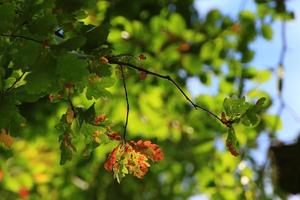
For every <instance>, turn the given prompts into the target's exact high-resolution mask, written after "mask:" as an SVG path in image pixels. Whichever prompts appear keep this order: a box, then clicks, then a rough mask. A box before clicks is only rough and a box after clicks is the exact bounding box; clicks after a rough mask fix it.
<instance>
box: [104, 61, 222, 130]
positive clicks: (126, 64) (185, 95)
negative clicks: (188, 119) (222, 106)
mask: <svg viewBox="0 0 300 200" xmlns="http://www.w3.org/2000/svg"><path fill="white" fill-rule="evenodd" d="M109 63H110V64H117V65H122V66H128V67H130V68H132V69H134V70H137V71H142V72H146V73H147V74H150V75H153V76H156V77H159V78H162V79H166V80H168V81H170V82H171V83H172V84H173V85H175V87H176V88H177V89H178V90H179V91H180V92H181V94H182V95H183V96H184V97H185V98H186V100H187V101H188V102H190V103H191V104H192V106H193V107H194V108H195V109H197V108H199V109H201V110H203V111H205V112H206V113H208V114H210V115H211V116H213V117H214V118H216V119H217V120H219V121H220V122H221V123H222V124H224V123H223V121H222V120H221V118H219V117H218V116H217V115H216V114H214V113H213V112H211V111H210V110H208V109H206V108H204V107H202V106H199V105H197V104H196V103H194V102H193V101H192V100H191V99H190V98H189V97H188V96H187V94H186V93H185V92H184V91H183V90H182V89H181V87H180V86H179V85H178V84H177V83H176V81H174V80H173V79H172V78H171V77H170V76H169V75H162V74H158V73H155V72H152V71H149V70H147V69H144V68H141V67H137V66H135V65H133V64H131V63H126V62H121V61H118V60H112V59H109ZM224 125H226V124H224Z"/></svg>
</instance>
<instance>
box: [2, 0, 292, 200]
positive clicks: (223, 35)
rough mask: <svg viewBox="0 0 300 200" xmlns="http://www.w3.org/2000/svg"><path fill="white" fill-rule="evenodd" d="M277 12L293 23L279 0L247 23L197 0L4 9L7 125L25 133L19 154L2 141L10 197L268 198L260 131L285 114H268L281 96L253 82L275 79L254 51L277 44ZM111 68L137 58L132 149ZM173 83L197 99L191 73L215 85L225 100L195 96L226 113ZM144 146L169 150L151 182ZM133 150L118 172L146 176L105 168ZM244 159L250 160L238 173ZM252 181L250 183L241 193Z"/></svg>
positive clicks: (130, 82)
mask: <svg viewBox="0 0 300 200" xmlns="http://www.w3.org/2000/svg"><path fill="white" fill-rule="evenodd" d="M125 6H126V7H125ZM174 6H175V7H174ZM269 17H271V19H272V20H271V22H273V20H276V19H285V20H287V19H291V18H292V17H293V16H292V13H291V12H289V11H287V10H286V8H285V6H283V5H280V6H277V7H274V5H273V4H272V2H269V1H267V2H266V3H264V4H261V3H259V4H258V5H257V13H254V12H250V11H241V12H240V13H239V16H238V19H235V18H231V17H229V16H225V15H224V14H223V13H221V12H220V11H219V10H216V9H215V10H212V11H210V12H209V13H208V14H207V16H205V17H201V19H198V15H197V14H196V11H195V10H194V9H193V1H192V0H188V1H174V2H172V3H170V2H168V1H162V0H159V1H158V2H155V3H154V2H153V1H151V0H146V1H129V0H124V1H114V2H109V1H104V0H98V1H96V0H86V1H85V0H75V1H71V0H67V1H63V0H57V1H46V0H40V1H33V0H18V1H17V0H15V1H0V129H1V133H2V132H5V133H7V134H6V135H5V136H7V135H9V136H11V137H13V138H14V139H15V140H14V141H15V142H14V143H13V144H12V146H11V149H7V148H6V147H4V148H3V147H2V146H0V166H1V168H0V182H1V187H0V196H1V198H3V199H11V198H14V197H16V198H17V196H19V198H23V197H22V196H20V194H23V195H24V194H26V191H27V190H28V191H30V192H29V194H27V195H29V196H30V198H32V199H49V198H50V196H51V198H53V199H188V198H190V197H191V196H192V195H194V194H195V191H198V190H199V189H200V190H201V192H202V193H205V194H207V195H209V197H210V198H212V199H265V196H263V194H265V192H264V189H265V188H264V186H263V184H264V181H263V177H261V174H259V173H258V167H257V163H255V161H254V160H253V156H252V155H251V154H250V153H249V152H250V150H255V149H256V147H257V145H256V143H257V141H256V138H257V137H258V136H259V135H260V134H261V133H263V132H266V131H268V132H270V131H272V130H273V129H274V128H275V129H279V128H280V118H278V117H277V116H273V115H269V114H267V112H268V108H269V107H270V106H271V103H272V102H271V101H270V97H269V94H267V93H266V92H264V91H262V90H259V89H257V88H254V86H253V84H249V88H248V87H246V84H247V86H248V83H258V84H261V83H264V82H266V81H268V80H269V79H270V77H271V76H272V73H270V71H268V70H260V69H257V68H256V67H255V66H254V67H250V66H251V65H250V64H251V63H250V62H251V60H252V59H253V57H254V55H255V50H253V49H251V44H252V43H253V42H254V41H255V39H256V38H257V37H261V36H262V37H263V38H265V39H267V40H271V39H272V36H273V31H272V29H271V27H272V23H265V22H266V21H267V20H266V19H267V18H269ZM258 20H260V21H261V23H257V21H258ZM268 22H269V21H268ZM259 24H261V27H258V26H259ZM58 29H62V31H63V32H64V34H63V35H64V36H63V37H58V36H57V35H55V32H56V31H57V30H58ZM274 34H275V33H274ZM141 54H143V56H138V55H141ZM145 58H146V59H145ZM112 61H115V62H123V63H127V64H128V65H126V66H125V65H124V66H123V68H124V71H125V72H124V76H125V78H124V81H125V82H126V85H127V90H128V99H129V104H130V115H129V122H128V130H127V141H125V138H122V137H121V136H120V134H119V132H123V131H124V119H125V116H126V111H127V110H126V101H125V98H124V86H123V79H122V76H121V72H120V67H119V65H115V64H112ZM130 66H131V67H130ZM132 66H136V67H138V68H135V70H132V69H134V67H132ZM136 69H145V70H149V71H152V72H153V73H152V75H155V73H157V74H158V76H151V73H147V72H145V71H144V72H141V71H138V70H136ZM136 72H137V73H136ZM164 75H169V76H170V77H172V79H174V81H175V82H176V84H177V87H180V88H182V91H184V92H185V91H186V89H184V88H185V86H186V85H187V82H188V81H189V80H191V79H194V80H197V81H200V82H202V83H203V84H205V85H206V86H207V87H208V88H210V89H212V88H213V87H216V88H213V90H214V91H216V92H215V93H214V95H206V94H204V93H203V92H202V91H201V94H200V95H197V96H196V97H195V98H193V99H195V100H196V101H195V102H196V103H197V105H198V104H199V105H200V106H201V107H203V108H205V109H208V110H209V111H210V112H212V113H213V114H215V116H213V117H208V116H207V115H208V113H207V112H204V111H203V110H202V111H203V112H202V111H201V109H197V110H194V109H193V107H192V106H190V105H188V102H187V101H186V99H185V98H184V97H183V96H180V95H181V94H182V93H180V92H178V91H176V87H174V84H173V85H172V81H171V82H170V81H167V80H170V79H167V80H166V78H163V79H160V78H159V77H161V78H162V77H167V76H164ZM215 82H218V83H219V85H217V84H214V83H215ZM170 83H171V84H170ZM245 88H247V92H246V89H245ZM248 89H249V90H248ZM188 96H189V95H188ZM237 96H239V97H237ZM242 96H243V97H242ZM246 98H247V100H248V102H247V101H246ZM252 102H256V103H252ZM222 103H223V104H222ZM222 111H224V112H222ZM103 113H105V115H104V114H103ZM219 113H222V114H221V117H220V118H219V117H218V116H219ZM210 116H212V115H210ZM274 124H276V126H274ZM226 132H227V139H226V134H222V133H226ZM7 137H8V136H7ZM137 138H149V140H150V139H151V140H152V141H153V140H155V141H156V143H157V144H158V145H159V146H161V147H162V148H161V149H162V150H163V151H164V152H165V160H164V161H163V162H161V163H160V164H157V165H155V166H153V167H152V168H151V170H150V171H149V172H148V174H147V175H146V172H147V169H148V167H149V166H148V165H150V164H149V163H148V162H147V159H150V160H152V161H153V155H154V154H153V155H152V154H151V155H150V154H149V152H148V151H147V152H146V151H143V149H142V147H143V146H139V147H138V148H137V146H138V145H136V144H135V145H134V142H132V141H131V139H137ZM136 141H138V140H136ZM219 141H223V142H225V144H226V146H227V149H228V150H229V151H230V152H231V154H232V155H234V156H237V155H238V154H240V153H243V157H234V156H231V155H230V153H228V151H223V150H222V147H220V146H218V145H215V144H216V143H218V144H219ZM136 143H138V142H136ZM123 144H126V145H127V146H128V144H130V145H129V146H131V147H132V148H133V146H134V147H135V148H136V149H134V151H132V152H131V153H128V152H127V153H124V152H123V153H121V154H118V155H117V161H115V162H113V165H111V167H112V171H113V173H114V176H115V178H116V179H117V180H118V181H120V180H121V179H122V178H123V176H125V175H127V174H131V175H134V176H137V177H139V178H141V177H144V176H145V178H144V180H137V179H131V178H130V177H129V178H126V179H124V180H122V183H121V184H120V185H117V184H115V182H114V180H113V178H112V177H111V176H110V175H109V173H107V172H105V171H104V170H103V163H104V162H105V159H106V157H107V155H108V153H109V151H111V149H113V148H116V147H118V146H120V145H123ZM143 144H144V143H143ZM145 144H147V145H148V146H151V148H152V151H156V150H158V149H159V148H158V146H157V145H156V146H155V145H153V144H152V143H151V142H150V141H148V143H145ZM139 145H141V144H139ZM221 146H222V145H221ZM131 147H130V148H131ZM148 150H149V149H148ZM241 150H243V152H242V151H241ZM152 151H150V152H152ZM145 152H146V153H145ZM158 154H159V153H158ZM110 155H111V154H110ZM159 155H161V154H159ZM133 157H134V158H135V160H134V159H133V160H131V159H132V158H133ZM8 158H9V159H8ZM241 158H242V159H243V160H241ZM59 159H60V161H59ZM161 159H162V157H160V160H161ZM68 161H69V162H68ZM242 162H249V163H250V165H249V166H247V167H246V168H245V169H244V170H239V169H238V166H239V164H240V163H242ZM115 163H117V164H119V165H115ZM59 164H61V165H63V164H65V165H64V166H63V167H62V166H60V165H59ZM49 166H51V167H49ZM141 166H142V168H141ZM2 172H3V174H4V175H3V177H4V178H3V179H2V177H1V173H2ZM241 177H247V178H248V179H249V183H248V184H247V185H245V186H244V185H241V183H240V182H241V181H240V180H241V179H240V178H241ZM256 177H258V178H256ZM141 183H142V184H141ZM100 186H101V187H100ZM24 188H25V189H24ZM229 189H230V190H229ZM20 191H21V192H20ZM22 191H23V193H22ZM24 191H25V193H24ZM137 191H139V192H137ZM232 191H235V192H232ZM269 196H270V199H272V197H274V198H276V194H275V192H274V194H270V195H269ZM25 198H26V197H25Z"/></svg>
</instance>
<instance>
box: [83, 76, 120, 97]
mask: <svg viewBox="0 0 300 200" xmlns="http://www.w3.org/2000/svg"><path fill="white" fill-rule="evenodd" d="M113 84H114V79H113V78H110V77H104V78H100V79H99V80H96V81H93V82H89V84H88V87H87V91H86V97H87V98H88V99H92V98H94V99H99V98H100V97H102V98H103V97H110V96H111V94H110V92H109V91H108V90H106V89H105V88H108V87H111V86H113Z"/></svg>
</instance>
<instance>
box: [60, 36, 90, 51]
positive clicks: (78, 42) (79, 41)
mask: <svg viewBox="0 0 300 200" xmlns="http://www.w3.org/2000/svg"><path fill="white" fill-rule="evenodd" d="M85 42H86V39H85V37H82V36H77V37H73V38H70V39H68V40H66V41H64V42H62V43H60V44H59V45H57V46H55V48H58V49H59V50H61V49H66V50H76V49H78V48H80V47H82V46H83V45H84V44H85Z"/></svg>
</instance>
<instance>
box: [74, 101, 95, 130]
mask: <svg viewBox="0 0 300 200" xmlns="http://www.w3.org/2000/svg"><path fill="white" fill-rule="evenodd" d="M76 113H77V119H78V123H79V127H81V126H82V123H83V122H86V123H89V124H93V123H94V119H95V117H96V110H95V103H93V104H92V105H91V106H90V107H89V108H88V109H87V110H84V109H82V108H77V110H76Z"/></svg>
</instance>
